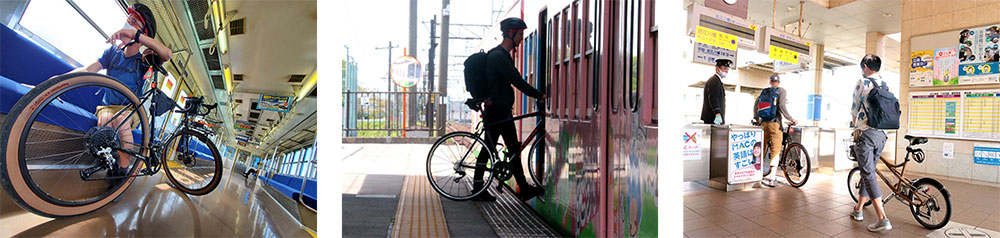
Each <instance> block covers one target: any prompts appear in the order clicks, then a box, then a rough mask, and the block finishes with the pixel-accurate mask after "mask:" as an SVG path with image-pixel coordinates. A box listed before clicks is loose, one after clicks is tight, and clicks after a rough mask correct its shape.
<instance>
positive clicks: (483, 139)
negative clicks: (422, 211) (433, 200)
mask: <svg viewBox="0 0 1000 238" xmlns="http://www.w3.org/2000/svg"><path fill="white" fill-rule="evenodd" d="M541 102H542V101H540V100H539V101H538V103H541ZM482 103H483V102H480V101H470V102H467V103H466V104H468V105H469V106H470V107H471V108H472V109H473V110H476V111H482V109H483V107H481V106H480V104H482ZM538 108H542V107H541V104H539V107H538ZM544 115H545V112H544V111H541V110H539V111H537V112H533V113H528V114H523V115H519V116H516V117H512V118H510V119H506V120H502V121H498V122H494V123H489V124H485V123H484V122H483V121H480V122H479V123H477V124H476V127H475V130H474V132H465V131H457V132H452V133H448V134H447V135H444V136H442V137H441V138H440V139H438V140H437V142H434V146H433V147H431V151H430V152H429V153H428V154H427V179H428V180H430V182H431V187H434V190H435V191H437V192H438V193H439V194H441V196H444V197H445V198H448V199H451V200H456V201H462V200H468V199H471V198H472V197H475V196H476V195H479V194H480V193H482V192H483V191H486V189H487V188H489V186H490V184H491V183H492V182H493V179H494V178H496V180H498V181H507V180H509V179H510V177H511V176H513V175H514V174H513V173H522V172H523V171H512V169H511V168H512V165H511V164H510V159H511V158H512V157H513V154H508V152H507V151H504V149H503V144H500V143H496V145H497V147H490V146H487V145H488V143H487V139H489V137H488V136H487V133H488V131H489V130H488V128H490V127H493V126H496V125H498V124H501V123H505V122H509V121H516V120H521V119H525V118H529V117H540V116H544ZM543 122H544V120H538V122H536V123H535V128H534V129H532V130H531V134H529V135H528V137H527V138H526V139H525V141H524V142H523V143H522V144H521V148H517V150H516V151H523V150H524V149H525V148H527V145H531V146H532V148H531V154H530V155H529V156H528V161H527V162H528V165H529V166H528V168H529V170H530V172H529V174H530V177H531V181H532V182H534V183H535V185H536V186H542V184H541V183H540V182H539V181H538V179H537V178H536V176H535V171H536V170H539V171H540V170H541V169H540V168H538V169H536V168H535V167H536V166H541V163H539V159H540V158H539V157H542V156H539V155H535V153H541V152H540V149H541V148H544V146H545V142H544V140H542V139H540V137H541V135H542V134H541V133H542V132H543V131H542V130H543V129H544V123H543ZM536 137H539V139H538V140H534V139H535V138H536ZM499 151H504V152H503V157H500V155H499ZM482 153H486V154H487V155H488V156H489V160H488V162H487V163H486V164H485V165H480V166H483V167H484V168H485V169H484V170H483V172H484V174H483V179H482V180H479V181H473V177H474V176H473V175H474V173H475V169H476V165H477V164H476V158H477V157H478V156H479V155H480V154H482ZM541 159H544V158H541ZM475 183H481V184H482V187H478V188H474V186H473V184H475ZM502 187H503V183H499V184H498V185H497V190H498V191H503V189H502Z"/></svg>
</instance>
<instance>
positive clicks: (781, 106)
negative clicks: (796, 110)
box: [778, 88, 798, 124]
mask: <svg viewBox="0 0 1000 238" xmlns="http://www.w3.org/2000/svg"><path fill="white" fill-rule="evenodd" d="M785 94H788V91H786V90H785V88H781V89H780V90H779V91H778V110H781V112H779V113H780V114H781V115H782V116H783V117H785V119H788V120H789V121H792V122H795V123H796V124H798V120H795V119H793V118H792V114H791V113H788V106H786V105H787V104H788V97H787V96H785Z"/></svg>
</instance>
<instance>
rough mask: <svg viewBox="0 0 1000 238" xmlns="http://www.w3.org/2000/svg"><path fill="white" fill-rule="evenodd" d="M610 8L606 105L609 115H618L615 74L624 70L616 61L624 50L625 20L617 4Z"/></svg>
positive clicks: (621, 8)
mask: <svg viewBox="0 0 1000 238" xmlns="http://www.w3.org/2000/svg"><path fill="white" fill-rule="evenodd" d="M623 4H624V3H623ZM611 7H612V9H611V10H610V14H611V18H609V19H613V20H614V21H613V22H611V24H609V26H610V27H609V29H610V30H611V36H610V37H609V39H611V40H612V42H611V45H610V46H611V47H610V48H609V49H610V50H611V53H610V54H608V79H607V85H608V90H609V91H608V92H609V93H608V104H609V105H611V113H612V114H614V113H618V97H620V95H621V94H620V93H617V92H618V83H617V82H618V78H619V77H618V75H617V73H618V72H619V71H621V70H623V69H624V68H623V67H622V63H623V62H622V60H620V59H618V57H622V56H621V54H619V52H621V50H622V49H624V47H623V46H624V41H623V40H622V39H624V33H623V29H624V27H623V26H625V19H622V18H623V17H622V15H623V14H622V12H624V11H625V10H624V8H623V7H622V6H621V5H619V4H611Z"/></svg>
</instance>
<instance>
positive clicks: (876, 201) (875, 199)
mask: <svg viewBox="0 0 1000 238" xmlns="http://www.w3.org/2000/svg"><path fill="white" fill-rule="evenodd" d="M885 139H886V136H885V134H884V133H883V132H881V131H878V130H874V129H869V130H866V131H864V132H862V133H861V136H860V138H859V141H858V145H859V146H860V147H859V148H858V152H857V153H858V154H859V155H860V157H859V158H858V167H859V168H861V175H862V178H863V179H862V183H863V186H862V189H864V191H865V193H867V195H868V197H869V198H870V199H871V201H872V205H873V206H874V208H875V214H876V217H877V221H876V222H875V223H873V224H872V225H870V226H868V230H869V231H883V230H888V229H892V225H891V224H890V223H889V219H888V218H886V216H885V210H884V208H883V207H882V191H881V188H879V185H878V180H877V178H876V177H875V175H876V174H875V173H876V172H875V170H876V169H877V168H876V166H877V165H878V160H879V159H878V156H879V154H881V153H882V148H883V147H884V146H885Z"/></svg>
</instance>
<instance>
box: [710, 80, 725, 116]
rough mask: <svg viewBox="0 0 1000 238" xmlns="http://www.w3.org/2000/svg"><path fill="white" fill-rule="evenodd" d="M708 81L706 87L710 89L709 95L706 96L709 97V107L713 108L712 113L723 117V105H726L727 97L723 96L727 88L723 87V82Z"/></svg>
mask: <svg viewBox="0 0 1000 238" xmlns="http://www.w3.org/2000/svg"><path fill="white" fill-rule="evenodd" d="M708 81H709V82H708V85H706V87H709V88H708V94H709V95H705V96H706V97H708V103H709V105H711V106H712V113H714V114H715V115H721V114H722V104H723V103H725V100H726V96H725V95H723V93H724V92H725V90H726V88H725V86H723V85H722V80H715V81H713V80H711V79H709V80H708Z"/></svg>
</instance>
